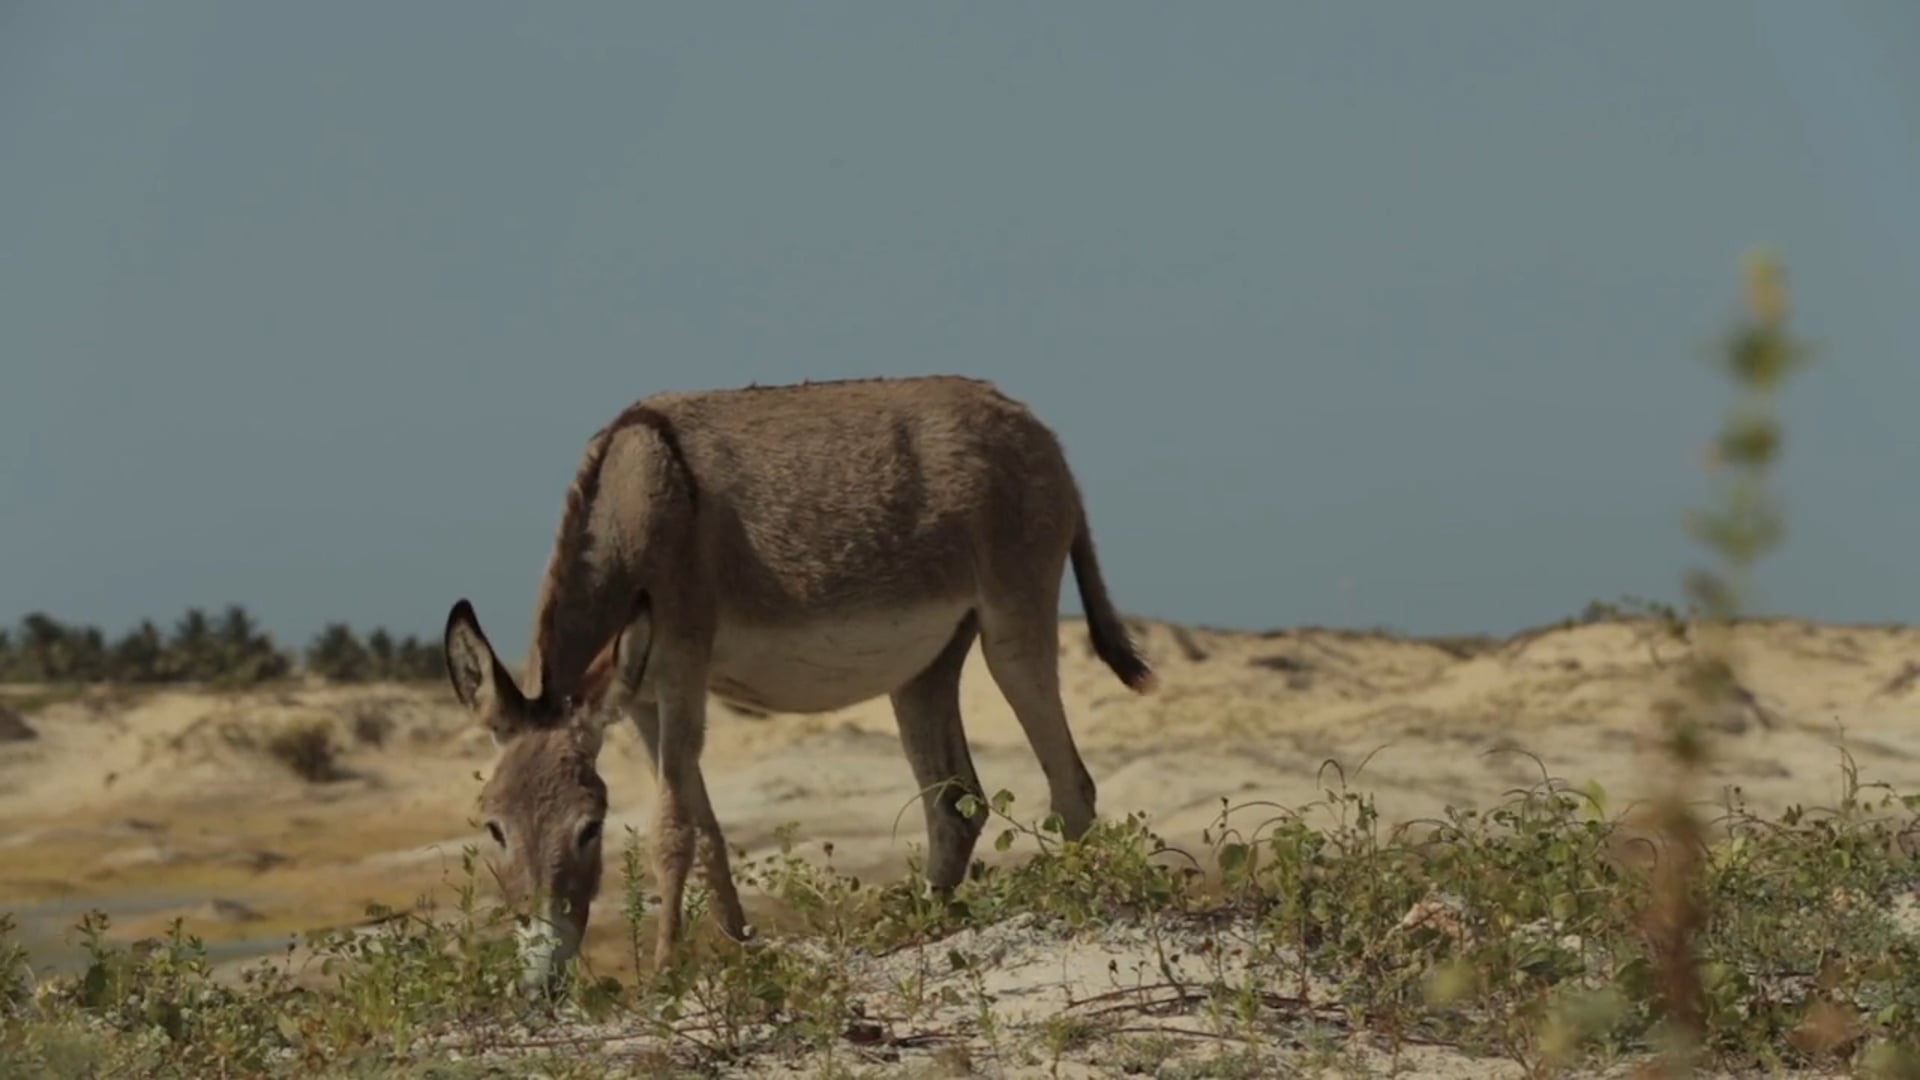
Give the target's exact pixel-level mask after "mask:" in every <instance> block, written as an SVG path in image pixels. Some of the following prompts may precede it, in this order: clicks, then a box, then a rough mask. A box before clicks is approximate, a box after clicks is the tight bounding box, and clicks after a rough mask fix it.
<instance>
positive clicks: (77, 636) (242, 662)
mask: <svg viewBox="0 0 1920 1080" xmlns="http://www.w3.org/2000/svg"><path fill="white" fill-rule="evenodd" d="M302 660H304V668H305V670H306V671H308V672H310V673H312V674H314V675H318V676H320V677H321V678H324V679H327V680H329V681H332V682H372V681H383V680H396V681H411V680H423V679H437V678H440V677H442V674H443V672H444V671H445V668H444V665H443V662H442V659H441V649H440V646H439V644H438V643H437V642H423V641H421V640H420V639H419V638H417V637H414V636H411V635H409V636H407V637H405V638H402V639H398V640H396V639H395V638H394V637H393V635H392V634H390V633H388V632H387V631H386V630H384V629H378V628H376V629H375V630H373V632H372V633H370V634H368V635H367V637H366V638H365V640H364V641H363V640H362V639H361V638H360V636H359V635H358V634H357V633H356V632H355V631H354V630H353V629H352V628H351V627H350V626H348V625H347V624H345V623H333V624H330V625H328V626H327V627H326V629H325V630H323V631H322V632H321V633H320V634H319V635H318V636H316V637H315V639H314V641H313V643H312V644H310V645H309V646H308V647H307V649H306V654H305V656H304V657H299V656H298V655H297V654H296V653H294V652H293V651H291V650H287V649H283V648H281V646H280V645H279V644H278V643H277V642H275V640H274V638H273V636H272V635H271V634H268V633H266V632H265V631H263V630H261V629H260V627H259V625H258V624H257V623H256V622H255V621H254V618H253V616H252V615H251V614H250V613H249V612H248V611H247V610H246V608H244V607H242V606H240V605H238V604H233V605H229V606H228V607H227V608H226V609H225V611H224V612H222V613H221V614H220V615H219V617H218V618H215V617H213V616H210V615H209V614H208V613H207V612H206V610H204V609H201V608H189V609H188V610H187V611H186V612H185V614H183V615H182V616H181V617H180V618H179V619H178V620H177V621H176V622H175V623H174V624H173V627H172V629H171V630H165V631H163V630H162V629H160V627H159V626H157V625H155V624H154V623H153V621H152V620H142V621H141V622H140V624H139V625H138V626H136V627H134V628H133V629H131V630H129V631H127V632H126V633H125V634H124V635H122V636H121V637H120V638H119V639H117V640H109V639H108V637H107V635H106V634H105V633H103V632H102V631H101V630H100V628H98V627H95V626H85V625H81V624H78V623H69V622H64V621H62V620H60V619H58V618H55V617H54V616H52V615H50V614H48V613H46V612H43V611H35V612H31V613H29V614H28V615H27V616H26V617H24V618H22V619H21V620H20V622H19V623H18V625H16V626H15V627H13V628H12V629H5V628H0V683H60V684H75V685H84V684H96V683H119V684H126V685H161V684H170V683H202V684H208V685H215V686H255V685H259V684H261V683H267V682H272V681H274V680H276V679H283V678H286V677H288V676H290V675H293V674H294V673H295V672H296V670H298V669H300V668H301V667H302V666H303V665H302V663H301V661H302Z"/></svg>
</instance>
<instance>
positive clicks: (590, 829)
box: [580, 821, 601, 848]
mask: <svg viewBox="0 0 1920 1080" xmlns="http://www.w3.org/2000/svg"><path fill="white" fill-rule="evenodd" d="M600 825H601V823H600V822H598V821H589V822H587V823H586V824H585V825H582V826H580V846H581V847H583V848H584V847H590V846H592V845H593V844H595V843H597V842H598V841H599V839H600Z"/></svg>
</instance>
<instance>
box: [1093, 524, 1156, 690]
mask: <svg viewBox="0 0 1920 1080" xmlns="http://www.w3.org/2000/svg"><path fill="white" fill-rule="evenodd" d="M1072 554H1073V581H1074V584H1075V585H1077V586H1079V589H1080V605H1081V607H1083V608H1085V609H1086V613H1087V635H1088V636H1089V637H1091V638H1092V639H1093V652H1094V655H1096V656H1098V657H1099V658H1100V659H1101V660H1103V661H1105V662H1106V665H1107V666H1108V667H1110V668H1112V669H1113V673H1114V674H1115V675H1118V676H1120V681H1121V682H1123V683H1126V684H1127V686H1128V688H1129V689H1131V690H1133V692H1134V693H1136V694H1145V693H1150V692H1151V691H1152V690H1153V688H1154V686H1155V683H1156V680H1155V679H1154V675H1153V669H1152V668H1150V667H1148V666H1147V662H1146V660H1144V659H1142V658H1141V656H1140V651H1139V650H1138V649H1136V648H1134V645H1133V639H1132V638H1130V637H1128V636H1127V627H1126V624H1125V623H1123V622H1121V621H1120V613H1119V612H1117V611H1115V610H1114V609H1113V598H1112V597H1110V596H1108V595H1107V583H1106V581H1104V580H1103V579H1102V578H1101V577H1100V560H1099V558H1098V557H1096V556H1095V555H1094V551H1093V533H1092V531H1091V530H1090V529H1089V528H1088V526H1087V517H1086V514H1085V513H1084V512H1083V513H1082V514H1081V515H1080V527H1079V529H1078V530H1077V531H1075V532H1074V534H1073V549H1072Z"/></svg>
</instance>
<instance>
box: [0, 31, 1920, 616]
mask: <svg viewBox="0 0 1920 1080" xmlns="http://www.w3.org/2000/svg"><path fill="white" fill-rule="evenodd" d="M1916 53H1920V4H1916V3H1914V2H1913V0H1818V2H1808V0H1755V2H1751V3H1733V2H1706V0H1691V2H1688V3H1670V2H1658V0H1640V2H1636V3H1591V2H1590V3H1583V4H1574V3H1540V2H1538V0H1506V2H1499V3H1495V2H1482V0H1449V2H1447V3H1444V4H1442V3H1418V2H1413V0H1404V2H1392V3H1389V2H1380V0H1376V2H1368V3H1361V2H1357V0H1326V2H1311V3H1309V2H1305V0H1286V2H1277V0H1263V2H1259V3H1231V4H1230V3H1223V2H1209V3H1205V4H1182V5H1167V4H1144V3H1120V2H1115V0H1098V2H1094V0H1086V2H1078V3H1065V2H1054V3H1048V4H1044V5H1039V4H1011V3H990V4H964V5H963V4H954V3H949V4H941V5H934V4H886V3H866V4H858V5H855V4H842V3H832V4H829V3H821V2H817V0H810V2H808V3H805V4H778V5H776V4H706V3H676V4H665V3H652V2H649V3H632V2H630V0H606V2H593V3H585V2H570V3H542V4H530V3H520V4H504V3H492V2H475V0H459V2H454V0H443V2H438V3H427V2H413V3H403V4H395V3H374V2H370V0H365V2H341V0H335V2H331V3H325V4H312V3H308V4H299V3H287V2H280V3H265V2H260V0H225V2H221V0H172V2H169V3H166V4H138V3H127V2H113V0H90V2H87V3H74V2H72V0H39V2H23V0H12V2H10V3H6V4H5V5H3V6H0V335H3V338H0V340H3V343H4V356H5V359H4V361H0V363H4V365H5V367H4V389H0V617H4V618H13V617H17V616H18V615H20V614H22V613H24V612H26V611H28V610H30V609H33V608H44V609H48V610H51V611H53V612H54V613H56V614H58V615H61V616H64V617H69V618H75V619H81V620H88V621H97V622H100V623H103V624H105V625H107V626H109V627H112V628H115V629H118V628H121V627H124V626H126V625H129V624H130V623H131V622H132V621H133V620H135V619H137V618H138V617H141V616H148V615H150V616H154V617H156V618H163V619H167V620H171V619H172V618H173V617H174V616H175V615H177V614H178V612H179V611H180V610H181V609H182V608H183V607H185V606H186V605H189V604H201V605H206V606H209V607H214V606H217V605H220V604H223V603H225V602H228V601H241V602H244V603H246V604H248V605H249V606H251V607H252V608H253V609H254V610H256V611H257V612H258V613H259V614H260V616H261V617H262V618H263V619H264V620H265V622H266V623H267V624H268V626H269V627H270V628H271V629H272V630H274V631H275V632H276V633H278V634H279V635H281V636H282V637H283V638H286V639H291V640H292V641H294V642H304V641H305V640H306V638H307V637H308V635H310V634H311V633H312V632H313V631H314V630H315V629H316V628H317V627H318V626H319V625H320V624H321V623H322V621H324V620H327V619H336V618H342V619H350V620H352V621H354V622H355V623H358V624H362V625H365V624H369V623H384V624H387V625H389V626H392V627H394V628H396V629H400V630H405V631H414V632H423V633H433V632H437V630H438V628H439V626H440V622H441V619H442V618H443V617H444V614H445V612H446V609H447V606H448V605H449V604H450V603H451V602H452V601H453V600H454V599H455V598H457V597H459V596H462V595H467V596H471V597H472V598H473V599H474V601H475V602H476V603H477V604H478V605H479V610H480V612H481V615H482V618H483V619H484V620H486V621H487V622H488V624H489V626H490V628H491V629H492V630H493V631H494V632H495V635H496V637H497V639H498V643H499V644H500V645H502V646H503V647H510V648H512V649H513V650H515V651H516V652H517V651H518V650H520V649H521V648H523V647H524V642H525V628H526V624H527V619H528V615H529V606H530V604H531V602H532V598H533V592H534V588H535V584H536V579H537V577H538V575H539V573H540V570H541V567H542V565H543V563H544V560H545V558H546V553H547V547H548V545H549V543H550V542H551V538H552V532H553V528H554V525H555V521H556V519H557V517H558V513H559V509H560V503H561V496H562V492H563V490H564V487H565V485H566V482H567V479H568V478H569V476H570V475H571V472H572V469H573V468H574V464H575V462H576V460H577V456H578V454H579V451H580V449H581V447H582V445H583V444H584V441H585V440H586V438H587V436H588V435H589V434H590V433H591V432H592V431H593V430H594V429H595V428H596V427H598V426H599V425H600V424H602V423H603V422H605V421H606V420H607V419H608V418H610V417H611V416H612V415H613V414H614V413H616V412H617V411H618V410H619V409H620V408H621V407H622V406H624V405H625V404H626V403H627V402H629V401H630V400H632V399H634V398H636V397H639V396H642V395H644V394H646V393H649V392H652V391H655V390H662V389H668V388H693V387H701V386H721V385H731V384H739V383H745V382H748V381H751V380H758V381H761V382H774V381H788V380H799V379H803V378H813V379H824V378H832V377H840V376H850V375H874V374H883V373H909V372H933V371H950V372H962V373H967V374H972V375H978V376H984V377H987V378H991V379H994V380H996V381H998V382H999V383H1000V384H1001V386H1002V387H1003V388H1004V389H1006V390H1007V391H1009V392H1010V393H1012V394H1015V395H1017V396H1019V397H1022V398H1025V399H1026V400H1028V401H1029V402H1031V403H1032V404H1033V405H1034V407H1035V408H1036V409H1037V410H1038V411H1039V412H1040V414H1041V415H1042V416H1043V417H1045V418H1046V419H1047V420H1048V421H1050V422H1051V423H1052V424H1053V425H1054V426H1055V427H1056V428H1057V430H1058V431H1059V432H1060V433H1061V435H1062V437H1063V438H1064V439H1065V441H1066V444H1067V447H1068V452H1069V454H1070V456H1071V458H1072V460H1073V462H1074V463H1075V465H1076V466H1077V468H1078V470H1079V472H1080V475H1081V477H1082V483H1083V485H1084V487H1085V489H1086V493H1087V497H1088V499H1089V502H1090V506H1091V512H1092V515H1093V521H1094V525H1095V529H1096V535H1097V537H1098V539H1099V541H1100V543H1101V545H1102V550H1103V553H1104V557H1105V565H1106V570H1107V574H1108V578H1109V582H1110V584H1111V586H1112V588H1113V590H1114V592H1115V595H1116V596H1117V598H1118V600H1119V602H1120V604H1121V605H1122V607H1123V608H1125V609H1126V610H1128V611H1130V612H1134V613H1139V614H1144V615H1153V616H1163V617H1169V618H1176V619H1183V620H1192V621H1198V622H1206V623H1213V624H1221V625H1240V626H1250V627H1269V626H1279V625H1290V624H1299V623H1313V622H1318V623H1333V624H1353V625H1373V624H1391V625H1395V626H1399V627H1402V628H1405V629H1409V630H1416V631H1469V630H1488V631H1506V630H1512V629H1516V628H1518V627H1521V626H1525V625H1530V624H1534V623H1539V622H1543V621H1547V620H1551V619H1554V618H1557V617H1559V616H1562V615H1564V614H1567V613H1569V612H1572V611H1574V610H1577V609H1578V608H1579V607H1580V606H1581V605H1582V604H1583V603H1585V602H1586V601H1587V600H1589V599H1591V598H1594V597H1602V598H1612V597H1617V596H1619V595H1621V594H1623V593H1633V594H1639V595H1650V596H1671V595H1673V594H1674V593H1675V591H1676V587H1677V582H1678V580H1679V578H1680V575H1681V573H1682V572H1683V570H1684V569H1685V568H1686V567H1687V566H1688V565H1689V564H1690V562H1691V561H1692V560H1693V559H1694V557H1695V551H1694V548H1693V545H1692V544H1691V542H1690V541H1689V540H1688V539H1687V538H1686V536H1685V534H1684V532H1683V530H1682V525H1681V515H1682V512H1683V510H1684V509H1685V508H1686V507H1687V506H1690V505H1694V504H1697V503H1699V502H1701V501H1702V500H1705V499H1707V498H1708V497H1709V495H1710V489H1709V488H1708V486H1707V483H1706V481H1705V479H1704V478H1703V477H1702V476H1701V474H1700V473H1699V472H1698V471H1697V469H1696V468H1695V465H1694V463H1695V461H1696V458H1697V448H1698V447H1699V446H1700V444H1701V443H1702V442H1703V440H1704V439H1705V438H1706V437H1707V436H1708V434H1709V432H1710V431H1711V429H1712V428H1713V427H1714V426H1715V424H1716V423H1717V419H1718V413H1719V410H1720V408H1721V405H1722V403H1723V402H1724V401H1725V400H1726V389H1725V387H1724V385H1723V384H1722V383H1721V382H1720V380H1719V378H1718V376H1717V375H1716V374H1715V373H1714V372H1713V371H1712V369H1711V368H1709V367H1708V365H1707V364H1706V362H1705V361H1704V360H1703V359H1702V358H1701V351H1702V348H1703V346H1705V345H1706V344H1707V343H1709V342H1710V341H1711V340H1712V338H1713V336H1714V335H1716V334H1717V333H1719V332H1720V330H1721V329H1722V328H1723V326H1724V320H1725V318H1726V316H1728V315H1729V314H1730V313H1731V312H1732V310H1733V307H1734V302H1735V299H1736V288H1737V266H1738V261H1739V258H1740V256H1741V254H1742V252H1743V251H1745V250H1746V249H1747V248H1748V247H1749V246H1751V245H1754V244H1758V243H1765V244H1772V245H1777V246H1778V247H1779V248H1781V249H1782V250H1783V251H1784V252H1785V254H1786V255H1787V257H1788V259H1789V262H1790V265H1791V267H1792V272H1793V281H1794V283H1795V291H1796V294H1797V297H1798V300H1799V310H1800V313H1801V316H1802V318H1801V321H1800V324H1799V325H1800V328H1801V329H1802V330H1803V331H1804V332H1805V333H1806V334H1807V335H1808V336H1810V337H1813V338H1815V339H1816V340H1817V341H1818V343H1819V344H1820V346H1821V349H1822V354H1821V365H1820V366H1819V367H1818V368H1817V369H1814V370H1813V371H1810V372H1809V373H1808V374H1807V375H1806V376H1805V377H1804V378H1803V379H1802V381H1801V382H1799V383H1798V384H1797V385H1795V386H1794V387H1793V388H1792V390H1791V392H1790V394H1789V397H1788V400H1787V402H1786V407H1787V414H1788V417H1787V418H1788V422H1789V423H1790V425H1791V429H1790V438H1791V442H1790V444H1789V446H1788V455H1789V464H1788V465H1787V466H1786V468H1785V469H1784V472H1783V475H1782V481H1783V485H1784V487H1783V491H1784V494H1785V496H1786V498H1787V500H1788V505H1789V510H1790V512H1791V515H1792V520H1791V535H1790V538H1789V542H1788V546H1787V547H1786V549H1784V550H1783V551H1782V552H1781V553H1780V554H1779V555H1778V556H1777V557H1775V558H1774V559H1772V560H1770V561H1769V562H1768V563H1767V564H1766V565H1765V566H1764V567H1763V579H1762V582H1763V585H1764V593H1763V595H1762V597H1761V599H1762V601H1763V603H1764V605H1765V606H1766V607H1768V608H1770V609H1773V610H1784V611H1791V612H1797V613H1803V614H1807V615H1812V616H1820V617H1828V618H1836V619H1858V620H1907V619H1910V618H1913V617H1914V616H1916V615H1917V614H1920V572H1916V569H1915V566H1916V563H1915V556H1914V553H1915V552H1916V551H1917V550H1920V487H1916V485H1917V484H1920V480H1917V479H1916V478H1920V434H1916V432H1915V428H1914V424H1915V421H1914V407H1915V402H1916V401H1920V200H1917V199H1916V197H1915V196H1916V193H1920V68H1916V67H1915V66H1914V65H1913V64H1912V63H1911V60H1912V57H1913V56H1914V55H1916ZM1065 604H1066V607H1067V609H1068V610H1070V611H1077V610H1078V598H1077V597H1076V596H1075V595H1074V593H1073V591H1072V589H1071V587H1069V588H1068V589H1067V590H1066V592H1065Z"/></svg>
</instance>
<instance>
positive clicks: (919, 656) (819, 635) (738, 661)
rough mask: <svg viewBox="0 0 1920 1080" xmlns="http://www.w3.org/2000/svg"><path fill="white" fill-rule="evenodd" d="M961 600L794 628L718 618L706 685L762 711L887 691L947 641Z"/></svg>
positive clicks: (802, 709) (828, 618)
mask: <svg viewBox="0 0 1920 1080" xmlns="http://www.w3.org/2000/svg"><path fill="white" fill-rule="evenodd" d="M966 614H967V604H966V603H965V602H955V603H947V604H926V605H921V606H917V607H911V608H883V609H879V610H874V611H863V612H857V613H851V614H831V615H822V616H819V617H817V618H815V619H813V620H811V621H809V622H807V623H804V624H799V625H793V626H779V627H768V626H754V625H742V624H733V623H728V622H725V621H723V622H722V624H721V626H720V628H719V632H718V633H717V634H716V635H715V637H714V643H713V663H712V667H711V669H710V671H709V676H708V680H707V685H708V687H709V689H710V690H711V691H712V693H713V694H715V695H716V696H718V697H722V698H725V699H727V700H729V701H735V702H739V703H740V704H743V705H751V706H754V707H757V708H760V709H765V710H767V711H769V712H797V713H807V712H827V711H829V710H832V709H842V708H846V707H847V706H850V705H857V704H859V703H860V702H862V701H866V700H868V699H869V698H875V697H880V696H881V695H884V694H890V693H892V692H893V691H894V690H896V689H898V688H899V687H900V686H901V685H903V684H905V683H906V682H907V681H908V680H910V679H912V678H913V677H914V676H916V675H918V674H920V673H921V672H923V671H925V670H926V669H927V666H928V665H930V664H932V663H933V661H934V658H935V657H937V656H939V655H940V651H941V650H942V649H944V648H946V647H947V643H948V642H950V641H952V640H953V635H954V632H955V631H956V630H958V629H959V627H960V620H961V619H963V618H965V617H966Z"/></svg>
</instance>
